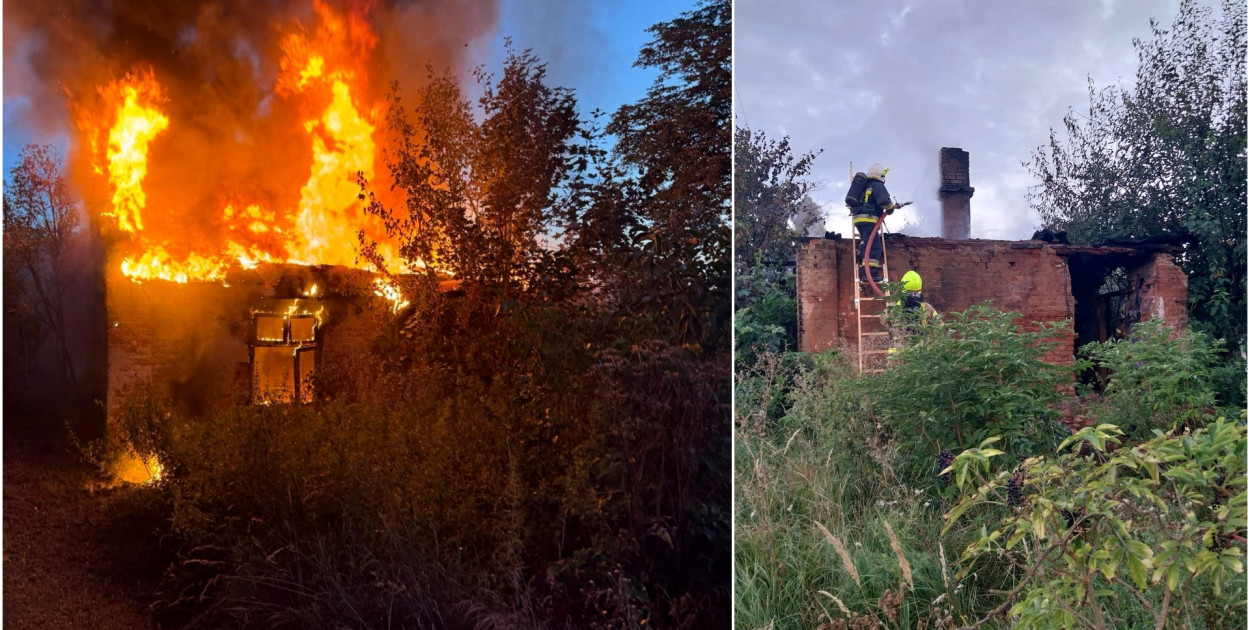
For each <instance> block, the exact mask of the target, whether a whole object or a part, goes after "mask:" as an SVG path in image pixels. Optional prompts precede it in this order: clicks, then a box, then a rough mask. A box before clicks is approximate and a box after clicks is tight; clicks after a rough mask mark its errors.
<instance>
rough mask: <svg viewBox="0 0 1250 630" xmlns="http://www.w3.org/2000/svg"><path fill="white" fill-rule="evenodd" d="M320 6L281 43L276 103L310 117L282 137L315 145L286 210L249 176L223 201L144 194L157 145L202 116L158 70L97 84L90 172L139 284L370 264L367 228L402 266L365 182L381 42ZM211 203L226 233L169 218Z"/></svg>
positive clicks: (355, 21)
mask: <svg viewBox="0 0 1250 630" xmlns="http://www.w3.org/2000/svg"><path fill="white" fill-rule="evenodd" d="M314 8H315V20H316V23H315V26H314V27H313V28H311V29H307V28H305V27H304V26H303V25H292V26H291V27H290V30H289V32H288V34H287V35H286V36H284V38H283V39H282V42H281V51H282V59H281V60H280V63H279V64H278V67H279V68H280V71H279V73H278V75H277V78H276V80H275V81H274V84H273V85H272V86H270V90H271V98H274V99H284V100H285V101H287V105H288V106H289V108H290V109H292V110H293V111H297V112H306V113H305V114H304V120H303V121H302V124H300V126H299V127H298V128H297V129H295V130H293V131H295V133H286V134H285V135H281V134H279V135H280V137H283V138H299V137H300V136H301V135H302V137H303V138H304V139H305V142H306V143H307V144H306V145H305V146H303V147H295V148H293V149H292V150H291V154H293V155H306V154H308V153H310V154H311V164H309V165H308V166H307V169H306V171H305V173H307V176H306V178H305V179H304V183H303V185H302V186H300V187H299V194H298V203H294V204H291V205H289V206H288V207H269V205H270V204H269V203H268V202H266V201H264V200H261V199H254V198H250V193H251V191H252V187H250V186H249V185H248V184H249V182H246V181H241V182H237V190H230V189H226V190H219V191H217V192H218V193H219V194H220V195H221V199H172V200H171V199H166V198H164V197H161V195H159V194H156V195H153V196H149V195H148V194H147V192H146V191H145V190H144V180H145V178H147V175H148V173H149V166H150V164H149V149H151V148H152V147H153V146H154V145H159V144H160V143H161V142H162V141H163V139H164V138H165V137H167V136H169V134H171V133H174V131H175V130H177V129H179V128H180V127H179V126H180V125H190V124H195V123H196V121H188V120H180V119H179V118H178V117H177V116H175V115H173V114H170V113H167V111H166V110H167V109H168V106H170V105H171V102H170V100H169V99H170V96H169V94H168V93H167V92H166V91H165V90H164V89H163V87H162V85H161V83H160V77H158V76H156V75H155V73H154V72H153V71H152V70H150V69H136V70H133V71H131V72H129V73H128V74H126V75H125V76H123V77H122V78H120V79H117V80H114V81H112V82H110V83H108V84H107V85H105V86H103V87H101V88H100V89H99V94H100V96H101V97H102V99H101V100H102V102H103V111H98V112H96V111H93V112H86V113H84V114H83V115H82V116H81V118H82V122H80V128H81V129H82V130H83V131H84V132H85V134H86V138H85V140H86V142H85V144H86V145H87V146H89V147H90V148H91V151H92V170H93V171H94V172H95V173H97V174H98V175H99V176H105V175H107V181H108V185H109V187H110V188H111V192H112V197H111V206H112V207H111V208H110V209H109V210H107V211H103V212H101V214H102V215H103V216H106V217H110V218H111V219H112V220H113V221H112V222H111V223H108V222H106V224H109V225H110V226H111V227H116V229H117V231H119V232H121V233H124V234H125V235H127V236H128V237H129V243H128V244H121V245H120V246H119V247H120V248H122V249H123V251H125V252H126V254H127V255H125V257H124V260H123V261H122V262H121V263H120V268H121V272H122V273H123V274H124V275H125V276H126V277H128V278H130V279H131V280H133V281H135V282H142V281H146V280H165V281H170V282H179V283H186V282H192V281H209V282H222V281H224V279H225V277H226V273H227V271H228V270H229V269H231V268H235V267H241V268H243V269H253V268H255V267H256V266H258V265H259V264H262V263H289V264H300V265H321V264H329V265H340V266H350V267H358V268H367V267H369V265H368V264H367V263H365V261H363V260H362V259H360V257H359V256H358V255H357V245H358V243H359V237H358V235H360V234H363V235H364V236H365V237H366V238H368V239H370V240H371V241H374V242H376V243H378V251H379V252H380V253H382V254H383V256H384V258H385V259H386V260H388V261H394V258H393V257H389V256H387V254H390V253H391V252H392V251H393V247H391V246H390V243H389V239H388V238H387V237H386V235H385V232H384V229H383V228H382V226H381V224H380V222H378V221H376V220H375V219H374V218H373V217H371V216H368V215H367V214H366V213H365V212H364V204H363V202H362V201H361V199H360V197H361V195H360V184H359V181H358V177H363V178H365V179H368V180H372V178H373V177H374V174H375V169H374V161H375V154H376V153H377V144H376V142H375V139H374V133H375V128H376V122H377V118H378V112H379V111H380V107H378V106H377V104H376V103H371V102H370V101H369V98H368V97H366V96H363V95H364V94H366V93H367V89H366V86H367V85H369V82H368V81H367V78H368V77H367V76H366V73H365V68H366V67H367V59H368V56H369V54H370V53H371V51H372V50H373V49H374V47H375V46H376V45H377V38H376V36H375V35H374V34H373V32H372V30H371V29H370V27H369V25H368V23H367V21H366V20H365V19H364V18H363V17H362V16H360V15H356V14H353V13H349V14H346V15H340V14H338V13H336V12H335V10H334V9H332V8H331V7H330V6H329V5H327V4H325V3H323V2H320V1H317V2H315V3H314ZM279 119H280V118H279ZM285 122H286V123H290V121H289V120H286V121H285ZM223 131H228V130H223ZM300 132H302V133H300ZM105 139H107V140H106V141H105ZM102 145H103V146H106V147H107V150H106V151H105V152H104V155H101V151H99V149H98V148H99V147H100V146H102ZM306 151H307V153H306ZM274 166H275V169H277V168H281V167H283V166H285V165H274ZM288 179H289V178H288ZM284 181H285V180H284ZM158 192H159V191H158ZM293 192H294V191H293V187H292V193H293ZM165 195H166V196H168V195H169V193H168V192H165ZM291 198H292V199H294V194H292V195H291ZM214 206H215V207H216V208H219V210H216V211H211V210H208V211H207V212H209V213H210V214H211V215H212V216H211V217H209V218H210V219H211V221H210V223H211V224H212V225H213V226H215V227H216V228H219V229H216V230H215V231H216V233H217V236H211V237H205V236H203V235H202V234H200V233H198V232H196V231H195V230H192V229H186V228H184V227H183V226H179V225H178V221H176V220H171V219H170V218H169V217H170V216H174V215H176V213H178V212H187V211H188V209H190V208H194V209H195V210H192V211H199V212H205V210H202V209H205V208H212V207H214ZM171 212H172V213H174V215H171ZM158 215H159V216H158ZM145 218H150V219H152V220H145ZM156 219H161V220H160V221H157V220H156ZM158 223H159V224H161V225H163V226H164V227H157V224H158ZM388 264H391V265H393V264H395V263H394V262H390V263H388ZM388 271H391V272H398V271H399V269H397V268H389V269H388ZM388 299H390V298H388Z"/></svg>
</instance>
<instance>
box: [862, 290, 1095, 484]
mask: <svg viewBox="0 0 1250 630" xmlns="http://www.w3.org/2000/svg"><path fill="white" fill-rule="evenodd" d="M1018 317H1019V316H1018V315H1017V314H1015V313H1004V312H1000V311H996V310H994V309H992V308H990V307H989V306H987V305H980V306H974V307H972V308H970V309H968V310H967V311H964V312H962V313H949V314H944V315H943V318H942V320H941V321H935V322H929V323H928V324H924V325H922V326H921V328H920V332H919V334H918V338H912V340H911V341H910V342H909V343H905V344H904V345H903V347H902V348H901V349H900V350H899V351H898V353H897V354H895V355H893V357H894V358H893V359H892V361H893V365H892V366H891V369H889V370H887V371H886V372H885V373H884V374H881V375H880V376H878V377H876V378H872V379H865V380H863V381H862V382H861V384H860V395H861V396H862V397H863V400H865V401H866V404H869V405H871V408H872V411H873V412H874V413H875V414H876V415H877V416H878V417H880V418H881V419H882V420H883V421H884V422H886V423H888V424H889V426H890V427H892V428H893V429H894V430H896V431H897V432H898V436H899V440H900V441H901V451H902V453H904V458H905V460H904V462H903V465H904V467H905V468H906V469H907V471H908V474H909V475H915V476H917V477H919V476H921V472H920V471H926V472H927V471H929V470H930V469H931V468H932V462H933V461H934V458H935V457H936V456H937V453H938V452H939V451H942V450H944V449H949V450H951V451H956V452H957V451H959V450H961V449H964V448H970V447H972V446H975V445H977V444H980V443H981V442H982V441H983V440H985V439H986V438H987V437H1001V438H1002V442H1001V444H1000V446H1001V448H1003V450H1005V451H1007V452H1008V453H1010V454H1011V455H1012V456H1022V455H1026V454H1029V453H1036V452H1042V451H1046V450H1050V449H1051V448H1053V446H1054V444H1056V443H1057V442H1058V440H1059V439H1060V435H1061V431H1062V427H1060V426H1059V425H1058V424H1057V423H1056V421H1055V418H1054V413H1053V412H1052V411H1051V407H1052V405H1053V404H1054V403H1056V402H1058V401H1059V400H1061V399H1062V398H1063V397H1064V393H1063V392H1062V391H1061V389H1060V385H1062V384H1064V383H1065V382H1066V381H1067V379H1068V378H1070V374H1071V371H1070V370H1069V369H1067V368H1061V367H1057V366H1054V365H1051V364H1049V363H1046V362H1044V361H1043V360H1042V357H1043V356H1045V355H1046V353H1047V352H1049V351H1050V350H1051V349H1052V348H1054V347H1055V345H1056V341H1055V339H1056V338H1057V337H1058V336H1059V331H1061V330H1063V328H1064V327H1065V326H1066V325H1067V324H1066V322H1058V323H1052V324H1044V325H1041V326H1040V330H1038V331H1036V332H1026V331H1024V330H1022V329H1021V327H1020V326H1019V325H1018V324H1016V323H1015V320H1016V319H1017V318H1018ZM921 339H922V340H921Z"/></svg>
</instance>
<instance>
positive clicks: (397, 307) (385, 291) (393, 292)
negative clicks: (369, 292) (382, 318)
mask: <svg viewBox="0 0 1250 630" xmlns="http://www.w3.org/2000/svg"><path fill="white" fill-rule="evenodd" d="M373 294H374V295H376V296H378V297H381V298H386V300H387V301H388V302H390V303H391V312H392V313H398V312H399V311H401V310H403V308H404V307H405V306H408V304H409V302H408V300H406V299H404V294H403V293H401V292H400V290H399V287H397V286H395V285H394V284H391V282H390V281H388V280H387V279H386V278H374V279H373Z"/></svg>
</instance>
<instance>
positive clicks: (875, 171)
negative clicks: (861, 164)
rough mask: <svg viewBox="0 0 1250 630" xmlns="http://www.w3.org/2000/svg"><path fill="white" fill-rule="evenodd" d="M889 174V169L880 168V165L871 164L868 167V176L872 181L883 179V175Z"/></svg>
mask: <svg viewBox="0 0 1250 630" xmlns="http://www.w3.org/2000/svg"><path fill="white" fill-rule="evenodd" d="M889 172H890V169H888V168H882V167H881V165H880V164H873V165H872V166H870V167H868V176H869V177H871V178H873V179H885V174H886V173H889Z"/></svg>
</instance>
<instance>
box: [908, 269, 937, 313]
mask: <svg viewBox="0 0 1250 630" xmlns="http://www.w3.org/2000/svg"><path fill="white" fill-rule="evenodd" d="M923 286H924V281H923V280H921V279H920V274H918V273H916V272H915V271H908V272H907V273H905V274H903V308H904V309H905V312H906V313H907V314H908V317H909V319H912V320H914V321H916V322H919V323H921V324H927V323H929V322H930V321H932V320H933V319H934V318H935V317H937V316H938V312H937V309H935V308H933V305H932V304H929V303H928V302H925V301H924V295H923V294H922V293H921V292H920V289H921V288H922V287H923Z"/></svg>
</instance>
